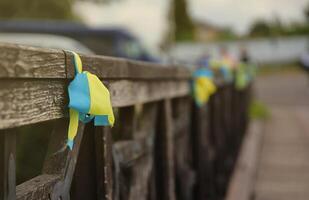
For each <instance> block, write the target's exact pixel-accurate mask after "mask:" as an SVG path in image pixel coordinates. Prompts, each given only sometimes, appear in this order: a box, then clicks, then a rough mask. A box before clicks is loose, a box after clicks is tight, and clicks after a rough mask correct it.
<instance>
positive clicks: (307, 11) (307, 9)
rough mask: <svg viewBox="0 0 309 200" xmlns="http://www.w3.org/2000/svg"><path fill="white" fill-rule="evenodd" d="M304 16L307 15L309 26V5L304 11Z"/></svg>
mask: <svg viewBox="0 0 309 200" xmlns="http://www.w3.org/2000/svg"><path fill="white" fill-rule="evenodd" d="M304 14H305V17H306V20H307V23H308V24H309V3H308V4H307V7H306V8H305V10H304Z"/></svg>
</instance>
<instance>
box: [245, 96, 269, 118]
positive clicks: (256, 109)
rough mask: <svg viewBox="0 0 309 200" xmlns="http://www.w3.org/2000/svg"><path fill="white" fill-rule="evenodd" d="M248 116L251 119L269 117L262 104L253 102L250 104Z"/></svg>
mask: <svg viewBox="0 0 309 200" xmlns="http://www.w3.org/2000/svg"><path fill="white" fill-rule="evenodd" d="M249 115H250V118H251V119H267V118H269V116H270V112H269V110H268V108H267V107H266V106H265V105H264V104H263V103H261V102H259V101H257V100H254V101H252V103H251V104H250V110H249Z"/></svg>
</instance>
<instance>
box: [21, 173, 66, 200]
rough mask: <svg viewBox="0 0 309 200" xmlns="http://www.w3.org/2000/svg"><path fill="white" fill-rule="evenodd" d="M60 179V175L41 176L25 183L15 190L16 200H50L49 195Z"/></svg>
mask: <svg viewBox="0 0 309 200" xmlns="http://www.w3.org/2000/svg"><path fill="white" fill-rule="evenodd" d="M60 179H61V176H60V175H48V174H43V175H40V176H37V177H35V178H33V179H31V180H29V181H26V182H24V183H22V184H20V185H18V186H17V188H16V199H17V200H29V199H40V200H50V193H51V192H52V190H53V187H54V186H55V184H56V183H57V182H58V181H59V180H60Z"/></svg>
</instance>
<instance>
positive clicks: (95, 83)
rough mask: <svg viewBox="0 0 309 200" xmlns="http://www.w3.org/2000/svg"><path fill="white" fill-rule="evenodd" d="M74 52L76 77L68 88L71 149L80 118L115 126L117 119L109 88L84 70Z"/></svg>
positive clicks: (95, 123)
mask: <svg viewBox="0 0 309 200" xmlns="http://www.w3.org/2000/svg"><path fill="white" fill-rule="evenodd" d="M72 53H73V56H74V60H73V61H74V67H75V77H74V79H73V81H72V82H71V83H70V84H69V88H68V92H69V99H70V102H69V108H70V124H69V131H68V141H67V146H68V147H69V148H70V149H71V150H72V149H73V145H74V138H75V136H76V134H77V129H78V121H79V120H80V121H82V122H83V123H88V122H90V121H91V120H92V119H93V118H94V125H95V126H113V125H114V121H115V118H114V113H113V109H112V106H111V101H110V94H109V91H108V89H107V88H106V87H105V86H104V85H103V83H102V82H101V81H100V79H99V78H98V77H97V76H96V75H94V74H91V73H90V72H87V71H82V62H81V59H80V57H79V55H78V54H76V53H75V52H72Z"/></svg>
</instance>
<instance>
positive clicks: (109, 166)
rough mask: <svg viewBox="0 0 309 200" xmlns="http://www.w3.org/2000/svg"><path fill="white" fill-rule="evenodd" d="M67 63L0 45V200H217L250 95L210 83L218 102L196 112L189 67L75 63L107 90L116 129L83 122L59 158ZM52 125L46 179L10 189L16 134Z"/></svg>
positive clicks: (104, 60) (51, 54) (97, 59)
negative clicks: (28, 127) (30, 127)
mask: <svg viewBox="0 0 309 200" xmlns="http://www.w3.org/2000/svg"><path fill="white" fill-rule="evenodd" d="M72 56H73V55H72V53H71V52H69V51H62V50H52V49H43V48H37V47H29V46H22V45H13V44H5V43H0V61H1V62H0V200H3V199H4V200H11V199H15V198H16V199H20V200H23V199H29V198H31V199H46V200H58V199H63V200H66V199H69V198H71V199H86V198H88V196H87V197H86V196H85V195H92V197H93V198H95V197H96V198H97V199H115V200H118V199H120V198H124V197H125V198H127V199H141V200H142V199H149V198H150V199H153V200H156V199H163V200H167V199H171V200H176V199H177V198H178V197H181V199H207V198H213V197H216V198H219V199H222V198H223V195H224V191H225V189H226V186H227V182H228V180H229V176H230V173H231V169H232V168H233V161H235V160H236V156H237V152H238V148H239V146H240V144H241V140H242V138H243V136H244V133H245V130H246V125H247V123H248V119H247V113H248V105H249V100H250V98H249V97H250V87H247V88H245V89H244V90H242V91H237V90H236V89H235V87H234V84H233V83H225V82H224V81H223V79H222V77H221V78H220V77H215V84H216V85H217V87H218V90H217V92H216V94H215V95H213V96H212V97H211V98H210V101H209V103H208V104H207V105H205V106H204V107H201V108H199V107H197V106H196V105H195V104H194V101H193V100H192V98H191V97H190V90H191V88H190V87H191V86H190V81H191V75H192V72H191V71H190V70H189V69H188V68H185V67H181V66H174V65H161V64H154V63H146V62H139V61H132V60H127V59H121V58H112V57H106V56H89V55H81V59H82V62H83V66H84V67H83V69H84V70H85V71H89V72H91V73H94V74H96V75H97V76H98V77H99V78H100V79H101V80H102V81H103V82H104V84H105V85H106V86H107V88H108V89H109V91H110V95H111V101H112V106H113V108H114V109H115V116H116V121H117V120H118V121H117V122H116V125H115V127H114V128H113V129H111V128H109V127H104V128H102V127H94V126H93V125H92V124H91V123H89V124H87V125H84V124H82V123H81V124H80V125H79V129H78V134H77V137H76V139H75V145H74V148H73V150H72V151H68V150H62V151H61V149H62V148H63V146H64V144H65V143H66V138H67V128H68V107H67V106H68V94H67V88H68V84H69V82H70V81H71V80H72V78H73V77H74V67H73V62H72V58H73V57H72ZM56 119H61V120H56ZM51 120H55V121H54V122H53V123H54V124H53V129H52V130H51V137H50V139H49V145H48V148H47V152H48V153H47V155H46V156H45V160H44V162H43V161H42V162H43V164H42V165H43V168H42V173H41V174H40V175H39V176H37V177H34V178H33V179H30V180H28V181H26V182H24V183H22V184H20V185H18V186H17V187H16V184H15V182H16V177H15V171H16V170H15V165H16V138H17V136H18V131H17V129H16V128H19V127H21V126H24V125H31V124H38V123H40V122H44V121H51ZM43 134H44V133H43ZM112 136H113V137H112ZM226 161H230V162H229V163H227V162H226ZM93 165H95V166H93ZM81 166H82V167H81ZM214 168H215V170H214ZM74 173H81V176H77V175H76V174H74ZM78 175H79V174H78ZM84 181H85V182H86V183H85V184H86V185H85V184H84ZM88 183H89V185H87V184H88ZM72 188H75V189H73V191H71V189H72ZM15 190H16V191H15ZM176 193H177V194H176ZM70 195H71V197H70ZM89 198H90V197H89Z"/></svg>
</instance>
